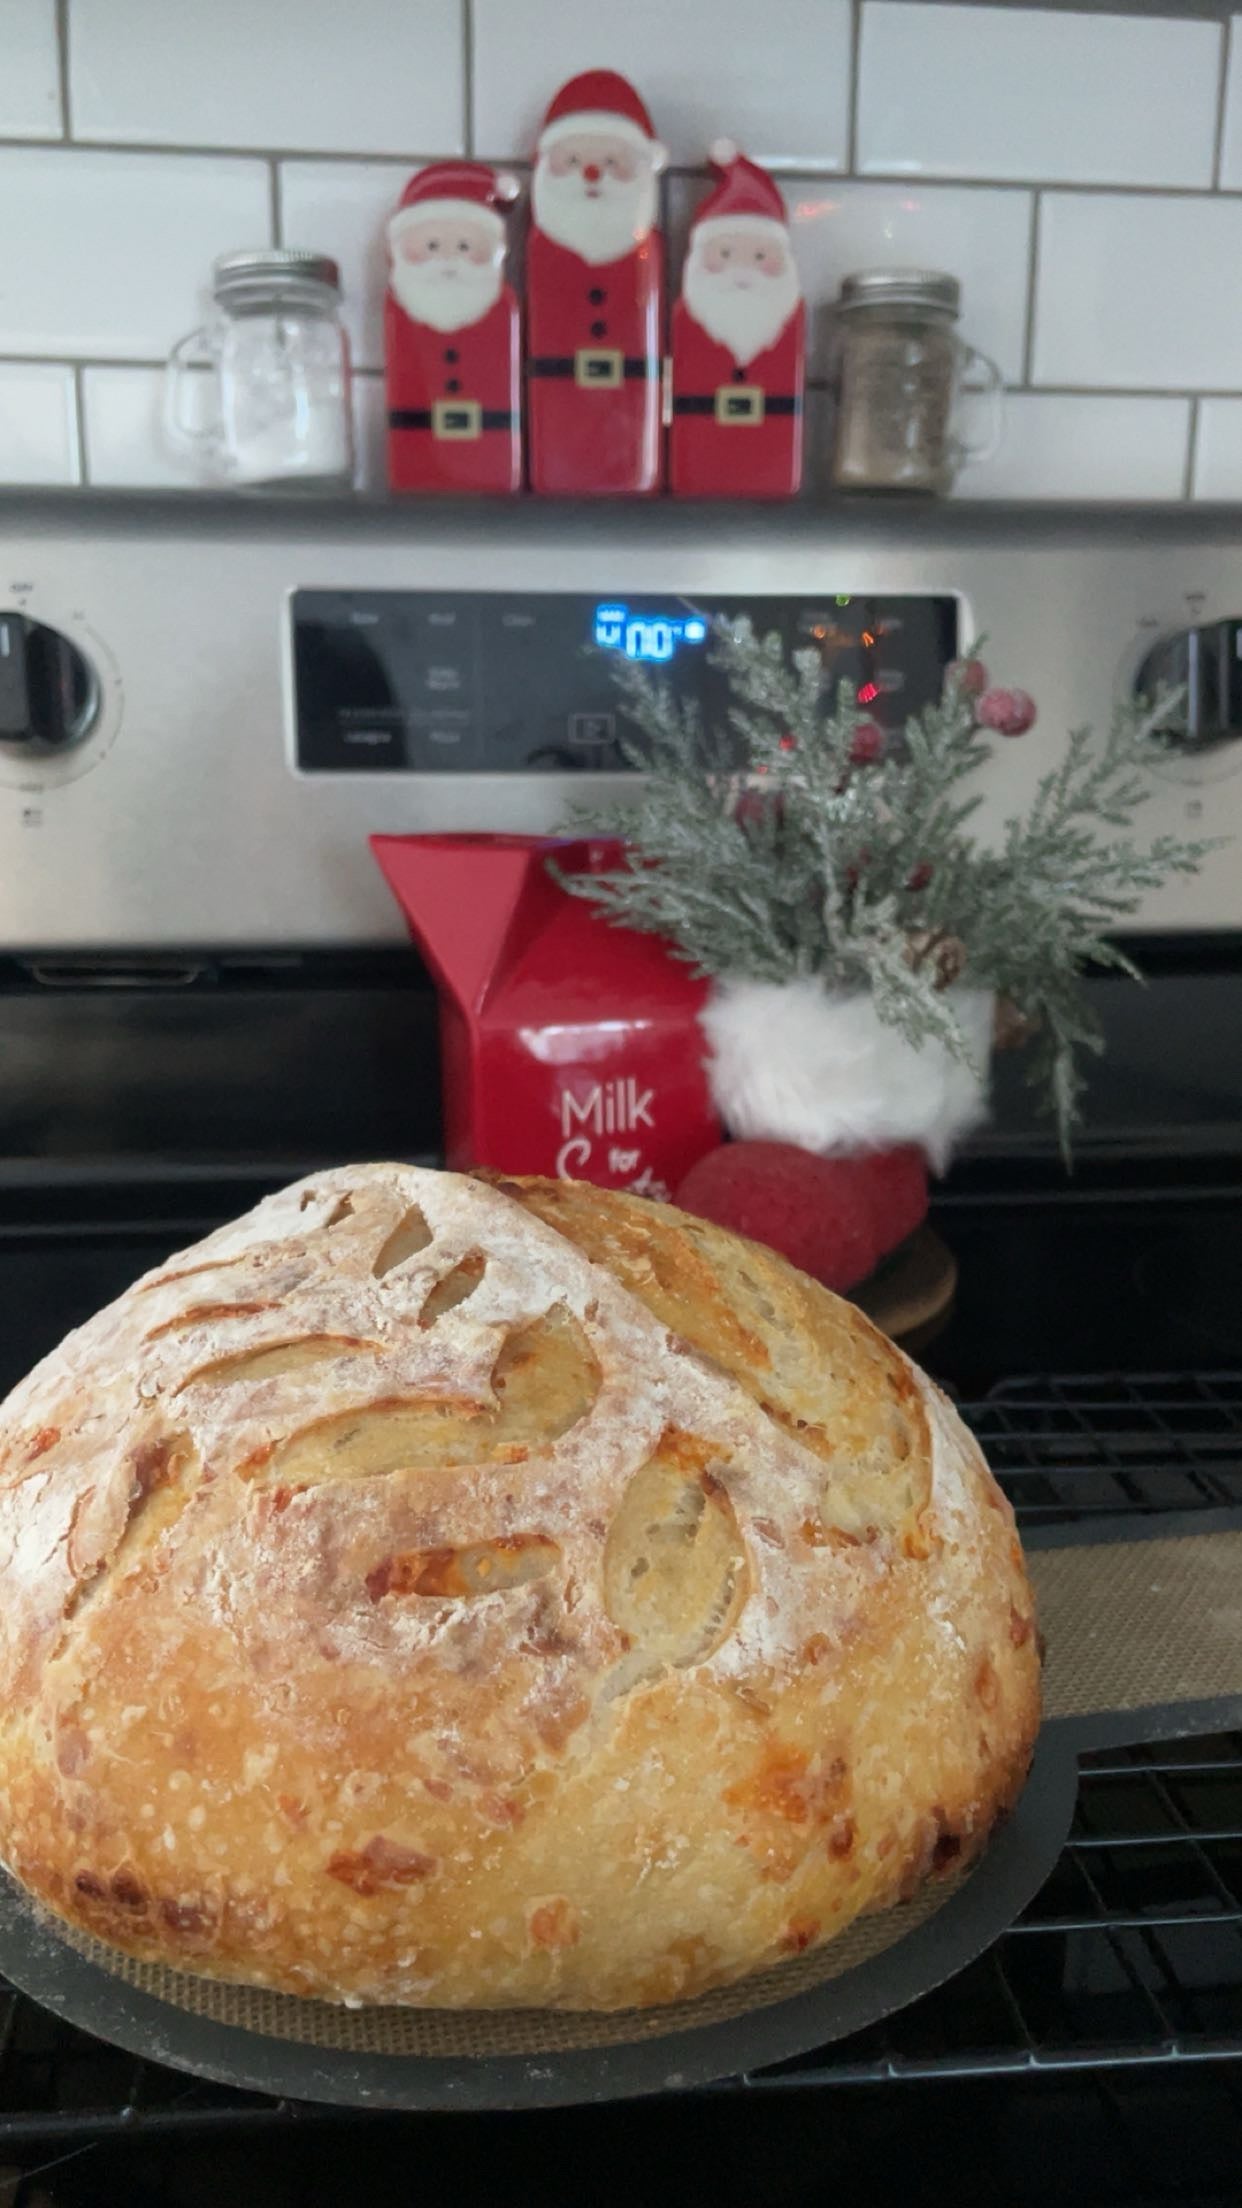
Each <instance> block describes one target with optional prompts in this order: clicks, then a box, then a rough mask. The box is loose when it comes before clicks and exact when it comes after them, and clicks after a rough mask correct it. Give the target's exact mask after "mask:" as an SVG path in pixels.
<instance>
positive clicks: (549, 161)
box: [526, 69, 666, 496]
mask: <svg viewBox="0 0 1242 2208" xmlns="http://www.w3.org/2000/svg"><path fill="white" fill-rule="evenodd" d="M665 158H666V156H665V152H664V148H663V146H661V145H660V144H659V142H658V140H657V139H656V137H655V135H654V133H653V131H652V127H651V118H650V116H649V115H648V113H647V110H646V108H645V107H644V106H643V103H642V101H641V100H640V98H639V96H638V94H637V92H636V91H635V90H634V88H633V86H632V85H631V84H628V83H627V82H626V80H625V78H624V77H621V76H618V75H617V74H616V72H615V71H614V70H611V69H588V70H587V71H586V72H585V73H584V74H583V75H582V76H578V77H574V78H572V79H571V80H570V82H569V83H568V84H566V85H563V86H562V87H561V90H560V91H559V92H558V93H557V95H556V97H555V99H554V100H553V102H552V105H551V106H550V107H549V109H548V112H547V117H546V119H545V122H544V126H543V129H542V131H541V133H540V137H539V145H538V150H537V154H536V160H535V172H534V178H533V181H532V186H531V212H532V220H531V231H530V239H529V243H528V246H527V252H526V317H527V377H528V385H527V420H528V424H529V445H530V482H531V489H532V490H535V491H545V492H552V493H560V494H564V495H568V496H577V495H581V494H584V493H585V494H592V493H600V492H605V493H606V492H627V491H628V492H637V491H653V490H655V489H656V488H657V487H658V485H659V481H660V458H661V454H660V442H661V439H660V355H661V345H662V337H663V306H664V244H663V240H662V238H661V235H660V232H659V230H658V228H657V227H656V214H657V199H658V187H657V183H656V178H657V176H658V173H659V171H660V169H661V168H662V167H663V165H664V161H665Z"/></svg>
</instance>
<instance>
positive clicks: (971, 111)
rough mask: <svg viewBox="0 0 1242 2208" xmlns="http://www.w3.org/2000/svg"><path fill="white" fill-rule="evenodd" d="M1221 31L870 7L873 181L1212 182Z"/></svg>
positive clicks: (1142, 20)
mask: <svg viewBox="0 0 1242 2208" xmlns="http://www.w3.org/2000/svg"><path fill="white" fill-rule="evenodd" d="M1221 36H1222V33H1221V29H1220V26H1219V24H1216V23H1205V22H1196V21H1193V20H1189V19H1186V18H1183V19H1182V20H1180V21H1179V20H1174V19H1173V16H1172V11H1170V15H1169V16H1167V17H1161V16H1126V15H1122V14H1112V13H1108V14H1093V13H1091V12H1084V13H1078V12H1077V11H1075V12H1072V13H1067V12H1065V11H1064V10H1058V11H1054V10H1052V9H1047V8H1021V7H963V6H940V5H937V4H934V0H866V5H864V7H863V11H862V41H861V48H860V57H859V88H858V167H859V170H860V172H861V173H862V174H863V175H881V174H884V175H890V176H892V175H897V176H956V177H995V178H998V179H1004V178H1007V177H1008V178H1015V179H1021V180H1023V181H1025V180H1028V179H1030V180H1036V181H1039V182H1047V183H1081V184H1175V185H1188V186H1206V185H1208V184H1210V183H1211V181H1212V140H1213V133H1214V130H1215V122H1216V97H1217V83H1218V71H1219V67H1220V48H1221Z"/></svg>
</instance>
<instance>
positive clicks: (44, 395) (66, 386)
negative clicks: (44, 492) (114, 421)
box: [0, 361, 79, 483]
mask: <svg viewBox="0 0 1242 2208" xmlns="http://www.w3.org/2000/svg"><path fill="white" fill-rule="evenodd" d="M78 478H79V455H78V423H77V410H76V407H75V404H74V393H73V370H72V368H60V367H56V366H53V365H51V364H50V363H48V362H42V361H41V362H39V363H37V364H36V363H35V362H33V361H31V362H29V363H27V362H26V361H22V362H20V363H16V362H14V363H8V364H5V363H0V483H76V482H77V481H78Z"/></svg>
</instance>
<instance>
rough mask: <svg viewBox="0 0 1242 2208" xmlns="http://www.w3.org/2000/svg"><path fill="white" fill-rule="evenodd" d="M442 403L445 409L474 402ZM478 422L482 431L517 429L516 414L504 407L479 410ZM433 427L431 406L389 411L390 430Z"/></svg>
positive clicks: (449, 400)
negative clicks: (508, 411)
mask: <svg viewBox="0 0 1242 2208" xmlns="http://www.w3.org/2000/svg"><path fill="white" fill-rule="evenodd" d="M441 403H442V404H443V405H444V406H445V407H448V408H451V407H452V406H453V405H454V404H456V405H458V406H461V405H462V404H463V403H468V404H470V405H473V403H474V402H473V400H471V401H468V402H463V401H462V400H460V399H459V400H456V401H454V400H452V399H445V400H443V401H442V402H441ZM478 420H479V427H480V429H516V428H517V416H516V414H509V413H507V412H506V410H505V408H504V407H502V406H484V407H481V408H480V409H479V417H478ZM433 426H434V424H433V421H432V414H431V408H430V407H429V406H394V407H391V408H390V409H389V413H388V427H389V428H390V429H431V428H432V427H433Z"/></svg>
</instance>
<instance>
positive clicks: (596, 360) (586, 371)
mask: <svg viewBox="0 0 1242 2208" xmlns="http://www.w3.org/2000/svg"><path fill="white" fill-rule="evenodd" d="M624 381H625V354H624V353H622V352H618V351H617V350H616V349H615V348H614V347H612V346H606V347H605V346H596V347H592V346H590V345H580V346H579V348H578V350H577V352H576V353H575V354H574V382H575V383H576V384H580V385H581V387H582V388H583V390H586V391H615V390H616V388H617V385H618V384H619V383H623V382H624Z"/></svg>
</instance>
